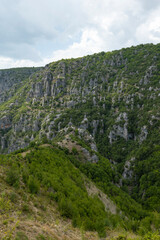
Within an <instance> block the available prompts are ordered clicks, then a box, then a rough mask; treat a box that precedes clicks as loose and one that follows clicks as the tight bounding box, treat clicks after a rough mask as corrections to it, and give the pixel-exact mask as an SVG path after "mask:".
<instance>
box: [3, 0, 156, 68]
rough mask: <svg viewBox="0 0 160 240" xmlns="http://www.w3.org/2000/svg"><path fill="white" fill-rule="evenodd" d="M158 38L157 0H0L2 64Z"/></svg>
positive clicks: (41, 60) (79, 53) (68, 55)
mask: <svg viewBox="0 0 160 240" xmlns="http://www.w3.org/2000/svg"><path fill="white" fill-rule="evenodd" d="M159 42H160V0H14V1H13V0H0V68H1V69H2V68H10V67H22V66H43V65H45V64H47V63H49V62H52V61H55V60H59V59H62V58H72V57H73V58H74V57H79V56H84V55H88V54H92V53H95V52H100V51H111V50H116V49H120V48H123V47H128V46H132V45H138V44H141V43H159Z"/></svg>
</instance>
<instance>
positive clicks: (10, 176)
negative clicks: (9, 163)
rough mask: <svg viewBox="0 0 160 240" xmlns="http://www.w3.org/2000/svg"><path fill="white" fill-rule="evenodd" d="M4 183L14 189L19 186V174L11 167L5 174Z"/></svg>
mask: <svg viewBox="0 0 160 240" xmlns="http://www.w3.org/2000/svg"><path fill="white" fill-rule="evenodd" d="M6 175H7V176H6V182H7V183H8V184H9V185H11V186H14V187H18V186H19V172H18V170H17V169H15V168H14V167H11V168H10V169H9V170H8V172H7V174H6Z"/></svg>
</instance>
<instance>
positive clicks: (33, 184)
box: [28, 176, 40, 193]
mask: <svg viewBox="0 0 160 240" xmlns="http://www.w3.org/2000/svg"><path fill="white" fill-rule="evenodd" d="M28 188H29V191H30V192H31V193H38V191H39V188H40V186H39V182H38V181H37V180H36V179H35V178H33V177H32V176H30V177H29V180H28Z"/></svg>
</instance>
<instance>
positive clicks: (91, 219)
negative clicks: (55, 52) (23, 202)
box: [0, 44, 160, 239]
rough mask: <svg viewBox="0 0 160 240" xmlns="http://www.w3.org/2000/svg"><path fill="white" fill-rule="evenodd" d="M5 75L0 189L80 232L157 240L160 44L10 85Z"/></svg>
mask: <svg viewBox="0 0 160 240" xmlns="http://www.w3.org/2000/svg"><path fill="white" fill-rule="evenodd" d="M7 71H8V70H2V71H1V72H2V74H1V75H0V88H1V92H0V97H1V101H0V149H1V150H0V152H1V154H2V155H1V157H0V158H1V164H2V166H3V168H4V171H6V174H9V172H11V179H12V174H13V179H12V180H11V182H10V180H8V177H6V184H9V185H10V186H11V187H12V188H13V189H14V188H16V187H17V189H23V192H25V191H27V192H29V193H30V194H31V196H32V194H33V196H38V194H40V193H41V191H42V192H44V195H45V198H47V199H48V198H49V199H50V201H53V202H54V204H57V209H58V210H59V212H60V214H61V215H62V216H64V217H67V218H69V219H71V220H72V224H73V226H76V227H78V228H80V229H82V228H83V230H84V231H87V230H89V231H96V232H98V234H99V236H102V237H104V236H106V230H107V231H108V232H109V230H111V231H113V229H118V228H120V229H125V230H126V231H128V232H131V231H133V232H134V234H137V235H139V237H140V236H141V235H142V236H143V239H145V237H144V235H145V234H147V233H148V232H151V234H152V235H153V234H155V236H156V235H157V239H159V238H158V233H156V231H157V230H158V228H159V227H158V226H159V224H160V215H159V212H160V201H159V198H160V144H159V143H160V134H159V132H160V44H157V45H153V44H146V45H139V46H136V47H131V48H126V49H121V50H118V51H113V52H107V53H105V52H101V53H98V54H94V55H90V56H86V57H83V58H78V59H66V60H61V61H57V62H53V63H50V64H48V65H46V66H45V67H44V68H39V69H38V68H37V69H29V70H26V69H18V70H16V74H18V76H19V77H18V78H16V76H17V75H16V76H15V71H13V70H9V72H7ZM17 71H18V72H17ZM12 72H14V75H13V77H12ZM8 74H9V75H8ZM7 76H8V77H7ZM6 78H7V79H10V81H9V84H8V85H7V82H6ZM17 79H18V80H17ZM4 82H6V85H4V84H3V83H4ZM1 86H3V87H1ZM12 86H14V87H12ZM4 93H5V94H4ZM43 146H44V147H43ZM15 151H16V152H15ZM13 152H14V153H13ZM25 153H26V154H25ZM23 155H24V156H23ZM7 169H8V171H7ZM2 175H3V174H2ZM7 176H8V175H7ZM16 176H17V177H18V180H16V179H14V177H16ZM2 178H4V175H3V177H2ZM17 181H18V182H17ZM16 183H17V186H16ZM92 184H93V186H92ZM88 186H92V187H90V188H89V187H88ZM32 188H33V189H32ZM90 189H92V190H93V189H96V190H95V192H96V193H95V194H94V196H93V194H91V193H93V191H92V190H90ZM16 191H19V190H16ZM103 194H104V195H103ZM91 195H92V196H91ZM104 199H105V200H104ZM95 206H96V207H95ZM153 232H155V233H153ZM13 235H14V234H13ZM14 236H15V235H14ZM53 239H54V238H53ZM93 239H94V238H93ZM124 239H125V238H124ZM126 239H127V238H126ZM135 239H136V238H135ZM137 239H138V237H137ZM146 239H149V238H147V237H146ZM152 239H154V238H152ZM155 239H156V238H155Z"/></svg>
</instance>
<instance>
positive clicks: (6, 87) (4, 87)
mask: <svg viewBox="0 0 160 240" xmlns="http://www.w3.org/2000/svg"><path fill="white" fill-rule="evenodd" d="M39 70H40V68H15V69H6V70H0V103H3V102H5V101H7V100H8V99H10V98H11V97H12V96H13V95H14V94H15V91H16V89H18V88H19V87H20V86H21V84H22V83H23V81H24V80H25V79H27V78H28V77H29V76H31V74H33V73H35V72H36V71H39Z"/></svg>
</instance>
